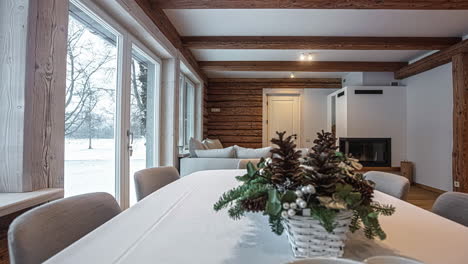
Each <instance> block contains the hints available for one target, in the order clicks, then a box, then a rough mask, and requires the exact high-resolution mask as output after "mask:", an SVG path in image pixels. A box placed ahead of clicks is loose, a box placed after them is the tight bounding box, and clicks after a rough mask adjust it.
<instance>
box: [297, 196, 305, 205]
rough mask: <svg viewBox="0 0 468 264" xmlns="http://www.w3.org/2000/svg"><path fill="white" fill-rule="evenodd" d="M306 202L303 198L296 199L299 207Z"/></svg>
mask: <svg viewBox="0 0 468 264" xmlns="http://www.w3.org/2000/svg"><path fill="white" fill-rule="evenodd" d="M303 201H304V200H303V199H302V198H297V199H296V204H297V205H299V204H300V203H301V202H303Z"/></svg>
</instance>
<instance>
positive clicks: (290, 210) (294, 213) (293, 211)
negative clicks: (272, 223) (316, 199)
mask: <svg viewBox="0 0 468 264" xmlns="http://www.w3.org/2000/svg"><path fill="white" fill-rule="evenodd" d="M295 215H296V211H295V210H293V209H289V210H288V216H295Z"/></svg>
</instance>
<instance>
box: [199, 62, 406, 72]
mask: <svg viewBox="0 0 468 264" xmlns="http://www.w3.org/2000/svg"><path fill="white" fill-rule="evenodd" d="M199 64H200V67H201V68H202V69H204V70H209V71H286V72H288V71H290V72H395V71H397V70H399V69H401V68H402V67H404V66H406V65H408V63H406V62H363V61H201V62H199Z"/></svg>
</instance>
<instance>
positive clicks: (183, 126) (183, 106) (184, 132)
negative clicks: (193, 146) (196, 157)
mask: <svg viewBox="0 0 468 264" xmlns="http://www.w3.org/2000/svg"><path fill="white" fill-rule="evenodd" d="M179 79H180V83H179V140H178V148H179V154H186V153H188V152H189V141H190V138H192V137H196V135H197V115H198V112H199V111H197V103H198V100H197V97H198V96H197V90H198V89H197V85H196V84H195V83H194V82H193V81H192V80H191V79H190V78H188V77H187V75H185V74H183V73H181V74H180V78H179ZM189 86H190V87H191V88H190V89H191V90H192V91H191V95H190V96H191V98H187V93H188V90H189V89H188V87H189ZM188 99H190V101H188ZM189 103H191V105H189ZM189 106H190V108H191V111H192V113H191V114H192V116H191V118H190V120H189V117H188V114H189V112H188V107H189ZM189 121H190V123H189ZM189 129H190V131H188V130H189ZM188 133H190V137H188V138H187V136H188Z"/></svg>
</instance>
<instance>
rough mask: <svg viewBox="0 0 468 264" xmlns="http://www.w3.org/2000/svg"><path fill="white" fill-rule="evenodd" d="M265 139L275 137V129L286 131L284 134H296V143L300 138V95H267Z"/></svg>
mask: <svg viewBox="0 0 468 264" xmlns="http://www.w3.org/2000/svg"><path fill="white" fill-rule="evenodd" d="M267 98H268V111H267V130H266V131H267V141H268V145H269V144H271V143H270V140H271V139H272V138H273V137H277V135H276V131H279V132H283V131H286V135H292V134H296V135H297V138H296V144H297V145H298V146H299V145H300V142H301V138H300V118H301V117H300V115H301V111H300V110H301V109H300V100H299V99H300V95H289V94H288V95H268V97H267Z"/></svg>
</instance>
